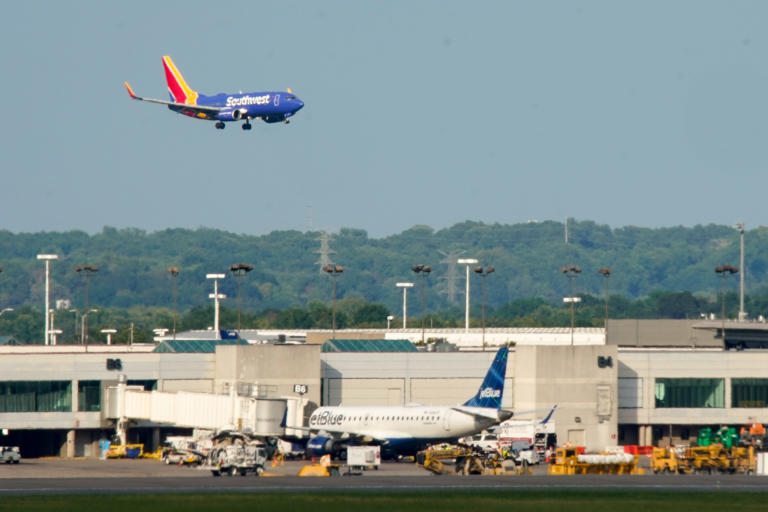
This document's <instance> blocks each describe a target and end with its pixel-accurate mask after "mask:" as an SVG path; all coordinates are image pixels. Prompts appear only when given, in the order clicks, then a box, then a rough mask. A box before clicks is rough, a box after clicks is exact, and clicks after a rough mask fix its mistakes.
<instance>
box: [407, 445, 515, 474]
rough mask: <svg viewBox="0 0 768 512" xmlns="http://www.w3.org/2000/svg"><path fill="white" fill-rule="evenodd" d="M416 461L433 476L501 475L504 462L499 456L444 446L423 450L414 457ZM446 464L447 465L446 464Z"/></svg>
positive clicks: (459, 447) (460, 447) (461, 447)
mask: <svg viewBox="0 0 768 512" xmlns="http://www.w3.org/2000/svg"><path fill="white" fill-rule="evenodd" d="M416 461H417V462H418V463H419V464H421V465H422V466H424V469H427V470H429V471H432V472H433V473H435V474H438V475H442V474H445V473H450V472H451V470H450V468H447V467H446V466H447V465H449V464H452V465H453V472H455V473H456V474H459V475H503V474H505V470H504V460H503V458H502V457H501V456H499V455H496V454H493V455H490V456H488V455H485V454H482V453H478V452H477V451H475V450H473V449H472V448H470V447H463V446H445V447H440V448H432V449H429V450H424V451H422V452H419V453H418V454H417V455H416ZM446 463H448V464H446Z"/></svg>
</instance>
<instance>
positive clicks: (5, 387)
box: [0, 381, 72, 412]
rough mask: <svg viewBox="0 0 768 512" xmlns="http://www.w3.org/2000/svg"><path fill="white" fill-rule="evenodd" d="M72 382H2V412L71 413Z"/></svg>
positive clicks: (0, 388)
mask: <svg viewBox="0 0 768 512" xmlns="http://www.w3.org/2000/svg"><path fill="white" fill-rule="evenodd" d="M71 411H72V383H71V382H70V381H31V382H0V412H71Z"/></svg>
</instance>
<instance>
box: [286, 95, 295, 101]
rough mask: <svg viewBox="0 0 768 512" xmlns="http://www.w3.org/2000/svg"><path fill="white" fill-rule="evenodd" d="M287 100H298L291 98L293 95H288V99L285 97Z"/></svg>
mask: <svg viewBox="0 0 768 512" xmlns="http://www.w3.org/2000/svg"><path fill="white" fill-rule="evenodd" d="M285 99H287V100H288V101H290V100H295V99H296V96H291V95H288V96H286V97H285Z"/></svg>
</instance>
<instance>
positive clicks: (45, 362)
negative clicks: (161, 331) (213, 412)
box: [0, 347, 215, 444]
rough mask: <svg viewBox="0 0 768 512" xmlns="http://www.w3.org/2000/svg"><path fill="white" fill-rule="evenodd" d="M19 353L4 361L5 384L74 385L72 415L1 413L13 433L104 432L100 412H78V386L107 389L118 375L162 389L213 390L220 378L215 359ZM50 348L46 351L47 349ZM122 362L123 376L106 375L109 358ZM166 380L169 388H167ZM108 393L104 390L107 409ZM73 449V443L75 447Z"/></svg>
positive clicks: (0, 364)
mask: <svg viewBox="0 0 768 512" xmlns="http://www.w3.org/2000/svg"><path fill="white" fill-rule="evenodd" d="M14 348H16V349H17V350H16V351H14V352H5V353H3V354H2V355H1V356H0V381H4V382H9V381H17V382H18V381H22V382H23V381H69V382H70V383H71V389H72V411H68V412H25V413H2V414H0V428H9V429H25V430H31V429H66V430H69V429H78V430H85V429H99V428H109V427H111V423H110V422H109V421H105V420H104V418H103V416H102V415H101V414H100V413H99V412H79V411H77V408H78V404H77V398H78V397H77V386H78V381H84V380H95V381H101V382H102V388H105V387H106V386H108V385H110V384H112V385H114V384H115V383H116V382H117V378H118V375H120V374H121V373H122V374H125V375H126V377H127V378H128V380H157V381H158V389H164V388H166V387H171V388H174V389H175V390H182V389H183V390H185V391H199V390H200V388H204V389H207V390H209V391H210V390H211V388H212V382H213V378H214V375H215V371H214V370H215V356H214V354H158V353H151V352H125V351H124V352H116V351H114V350H112V351H110V352H107V353H104V352H100V353H90V352H89V353H86V352H63V351H62V350H60V349H61V348H63V347H54V348H57V349H59V350H56V351H53V352H43V351H42V350H39V347H30V348H29V349H28V350H24V349H25V347H14ZM44 348H45V347H44ZM108 358H109V359H120V360H121V362H122V367H123V369H122V370H121V371H115V370H107V369H106V360H107V359H108ZM166 379H167V380H168V385H167V386H166V385H165V381H166ZM105 402H106V394H105V393H104V391H103V389H102V407H104V406H105ZM70 444H71V443H70Z"/></svg>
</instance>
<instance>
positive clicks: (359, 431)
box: [286, 347, 513, 456]
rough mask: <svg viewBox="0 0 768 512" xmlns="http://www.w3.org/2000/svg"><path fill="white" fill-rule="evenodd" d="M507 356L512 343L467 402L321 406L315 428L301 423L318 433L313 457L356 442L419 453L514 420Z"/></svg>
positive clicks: (389, 451)
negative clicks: (507, 393)
mask: <svg viewBox="0 0 768 512" xmlns="http://www.w3.org/2000/svg"><path fill="white" fill-rule="evenodd" d="M507 354H508V349H507V348H506V347H503V348H500V349H499V351H498V352H497V353H496V357H495V358H494V360H493V363H492V364H491V367H490V368H489V369H488V373H487V374H486V375H485V379H484V380H483V383H482V384H481V385H480V389H479V390H478V391H477V393H476V394H475V396H473V397H472V398H470V399H469V400H467V401H466V402H464V403H463V404H461V405H452V406H451V405H448V406H423V405H405V406H371V407H368V406H349V407H347V406H337V407H319V408H317V409H316V410H315V411H314V412H313V413H312V415H311V416H310V418H309V427H299V430H308V431H310V432H313V433H316V436H315V437H312V438H311V439H310V440H309V441H308V442H307V453H308V455H309V456H322V455H325V454H331V455H337V454H339V453H340V452H341V451H342V450H343V449H344V448H346V446H347V445H356V444H378V445H381V448H382V452H383V455H385V456H397V455H413V454H415V453H416V452H417V451H419V450H422V449H424V448H425V447H426V446H427V445H428V444H435V443H444V442H448V443H452V442H455V441H456V440H457V439H459V438H460V437H464V436H467V435H470V434H475V433H477V432H480V431H482V430H483V429H486V428H488V427H490V426H492V425H497V424H498V423H501V422H502V421H504V420H506V419H508V418H511V417H512V414H513V413H512V411H508V410H504V409H502V408H501V398H502V395H503V393H504V377H505V375H506V371H507ZM286 426H288V427H290V428H297V427H291V426H289V425H286Z"/></svg>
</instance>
